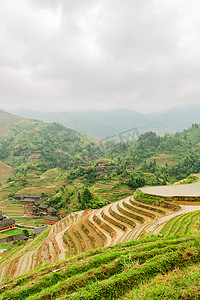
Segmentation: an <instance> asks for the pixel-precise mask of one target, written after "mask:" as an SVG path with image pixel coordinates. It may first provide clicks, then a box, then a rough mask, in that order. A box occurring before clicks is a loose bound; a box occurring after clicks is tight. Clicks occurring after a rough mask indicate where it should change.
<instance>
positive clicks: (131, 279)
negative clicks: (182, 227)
mask: <svg viewBox="0 0 200 300" xmlns="http://www.w3.org/2000/svg"><path fill="white" fill-rule="evenodd" d="M198 239H199V235H197V236H194V237H187V238H177V239H174V238H173V239H171V238H164V239H162V240H160V239H159V238H157V237H153V238H147V239H143V240H139V241H131V242H126V243H121V244H118V245H116V246H112V247H107V248H98V249H96V250H92V251H88V252H86V253H85V254H82V255H79V256H77V257H74V258H71V259H68V260H66V261H62V262H61V263H57V264H56V265H53V266H46V267H43V268H42V269H41V270H40V269H38V270H36V271H34V272H32V273H29V274H27V275H24V276H22V277H19V278H16V279H14V280H10V281H9V280H8V281H5V282H4V283H3V284H2V287H1V290H0V293H1V299H2V300H5V299H8V298H11V299H58V298H59V299H60V298H62V297H64V298H65V299H87V300H88V299H104V298H107V299H117V298H119V297H120V296H122V295H124V294H125V293H127V292H128V291H132V292H131V293H136V292H138V285H139V287H140V290H139V291H142V287H143V286H146V289H145V290H143V294H144V295H145V294H147V296H148V297H149V295H152V293H155V290H156V287H154V291H152V290H151V288H152V284H151V282H152V281H155V280H156V279H157V278H158V277H156V276H158V275H160V276H163V274H166V275H167V276H170V274H174V270H175V272H177V270H180V272H182V270H183V269H184V270H189V268H192V267H193V268H194V267H195V266H196V268H197V267H198V265H199V262H200V247H199V242H197V241H198ZM186 268H187V269H186ZM172 271H173V273H171V272H172ZM191 276H193V277H195V274H194V273H193V275H191ZM195 278H196V279H195V280H194V282H193V283H192V281H191V277H190V279H189V278H188V279H187V280H188V282H190V284H192V289H191V286H190V287H189V285H188V286H187V285H186V288H185V290H184V293H185V294H186V295H190V294H191V291H192V295H193V296H195V295H197V293H198V279H197V278H198V272H197V273H196V277H195ZM170 280H171V282H170V284H171V285H173V282H174V281H173V278H172V276H170ZM170 284H169V286H170ZM180 285H181V283H180ZM160 288H161V287H160ZM159 292H160V289H159V288H157V293H158V295H159ZM171 292H172V291H171ZM165 293H166V295H168V294H169V293H170V290H168V291H165ZM143 294H142V296H141V298H140V299H146V298H145V297H143ZM129 299H131V298H129ZM133 299H134V298H133ZM148 299H150V298H148ZM155 299H156V298H155ZM175 299H176V298H175ZM190 299H195V298H190ZM196 299H197V298H196Z"/></svg>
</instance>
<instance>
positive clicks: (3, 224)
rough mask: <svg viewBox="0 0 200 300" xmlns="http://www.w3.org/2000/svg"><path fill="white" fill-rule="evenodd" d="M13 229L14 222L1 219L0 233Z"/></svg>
mask: <svg viewBox="0 0 200 300" xmlns="http://www.w3.org/2000/svg"><path fill="white" fill-rule="evenodd" d="M14 227H15V221H14V220H13V219H11V218H10V219H6V218H4V219H2V220H1V221H0V231H2V230H6V229H12V228H14Z"/></svg>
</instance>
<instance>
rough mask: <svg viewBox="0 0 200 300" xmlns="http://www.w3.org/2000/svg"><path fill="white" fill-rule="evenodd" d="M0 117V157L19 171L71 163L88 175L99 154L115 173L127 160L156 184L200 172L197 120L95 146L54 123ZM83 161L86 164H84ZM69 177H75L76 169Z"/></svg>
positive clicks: (84, 138)
mask: <svg viewBox="0 0 200 300" xmlns="http://www.w3.org/2000/svg"><path fill="white" fill-rule="evenodd" d="M0 117H1V118H0V132H1V131H2V130H3V129H2V128H3V127H4V128H6V130H8V131H9V134H10V135H8V136H4V137H1V141H0V142H1V147H0V160H2V161H3V162H4V163H6V164H8V165H11V166H13V167H15V170H17V168H18V169H19V170H20V172H21V171H23V170H25V169H26V170H27V168H35V169H37V170H38V171H41V172H45V171H46V170H48V169H51V168H55V167H61V168H63V169H64V170H68V171H69V170H70V169H71V168H73V169H74V170H78V174H82V175H83V176H85V177H86V178H87V176H88V175H87V172H90V171H91V169H92V172H93V173H94V174H95V173H96V172H97V171H98V172H99V170H97V169H96V165H97V163H98V160H104V159H106V160H107V161H108V162H107V163H108V165H109V166H115V167H116V166H117V167H119V168H120V171H119V169H118V173H120V172H121V173H123V172H124V171H125V170H126V168H127V167H128V166H131V168H132V169H133V170H135V171H139V172H144V173H151V174H154V175H155V176H156V177H157V181H156V184H159V183H160V182H161V183H164V184H165V183H166V182H170V181H171V178H172V177H173V179H174V181H175V180H177V179H178V180H179V179H181V178H184V177H187V176H188V175H189V174H191V173H198V172H200V126H199V125H198V124H193V125H192V126H191V127H190V128H189V129H187V130H184V131H183V132H181V133H175V134H172V135H164V136H163V137H160V136H158V135H156V134H155V133H154V132H151V131H150V132H146V133H144V134H141V135H140V136H139V139H138V140H137V141H135V140H134V141H129V142H126V143H117V142H115V141H111V140H108V141H107V142H106V143H102V144H101V146H100V145H99V144H95V143H94V142H93V141H91V140H89V138H88V137H87V136H84V135H82V134H81V133H80V132H77V131H75V130H73V129H68V128H66V127H64V126H63V125H60V124H57V123H52V124H47V123H44V122H41V121H35V120H27V119H22V118H20V117H19V118H18V117H17V116H12V115H10V114H7V113H3V112H0ZM2 135H3V134H1V136H2ZM4 135H5V134H4ZM84 164H86V165H87V166H85V168H84V169H83V168H82V167H84ZM88 167H89V169H88V170H87V168H88ZM100 171H102V170H100ZM104 171H105V172H104V173H106V170H104ZM73 172H74V171H73ZM115 173H116V172H115ZM72 177H73V178H79V175H77V176H75V175H74V174H73V176H72ZM160 179H161V180H160Z"/></svg>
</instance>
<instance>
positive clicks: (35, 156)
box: [28, 153, 40, 159]
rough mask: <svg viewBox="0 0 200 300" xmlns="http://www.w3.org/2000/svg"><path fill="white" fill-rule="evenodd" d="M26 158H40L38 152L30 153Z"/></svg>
mask: <svg viewBox="0 0 200 300" xmlns="http://www.w3.org/2000/svg"><path fill="white" fill-rule="evenodd" d="M28 158H29V159H38V158H40V154H35V153H31V155H30V156H29V157H28Z"/></svg>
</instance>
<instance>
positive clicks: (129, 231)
mask: <svg viewBox="0 0 200 300" xmlns="http://www.w3.org/2000/svg"><path fill="white" fill-rule="evenodd" d="M193 185H194V184H192V185H191V186H193ZM181 187H184V186H181ZM155 188H157V187H155ZM166 188H167V186H166ZM161 204H162V205H161ZM181 208H182V210H180V207H179V206H178V205H177V204H173V203H168V202H165V201H162V203H155V202H152V203H151V204H149V203H147V202H144V201H143V202H139V201H137V200H136V199H135V198H134V197H133V196H131V197H127V198H125V199H122V200H120V201H117V202H114V203H111V204H109V205H107V206H105V207H103V208H101V209H98V210H86V211H81V212H77V213H72V214H71V215H69V216H67V217H65V218H63V219H62V220H61V221H60V222H58V223H57V224H55V225H54V226H52V227H51V229H48V230H49V232H48V230H47V231H45V232H44V233H42V234H41V235H40V236H39V237H37V238H36V239H34V240H33V241H31V242H29V243H28V244H27V245H26V246H25V247H24V248H22V249H21V250H20V251H18V252H16V253H14V254H13V255H11V256H10V258H8V259H4V260H1V261H0V280H3V279H5V278H8V277H9V276H11V277H12V278H13V277H17V276H19V275H23V274H25V273H26V272H29V271H31V270H34V269H36V268H38V267H40V266H44V265H45V264H52V263H56V262H58V261H61V260H64V259H66V258H69V257H72V256H74V255H80V254H81V253H85V252H86V251H88V250H91V249H96V248H99V247H105V246H114V245H116V244H118V243H120V242H127V241H132V240H136V239H138V238H142V237H144V236H145V235H146V233H147V232H150V233H157V232H159V231H160V230H161V229H162V228H163V226H164V225H165V224H166V223H167V222H168V221H169V220H170V219H172V218H173V217H174V216H176V215H179V214H183V213H186V212H188V211H193V210H197V212H194V213H193V214H194V216H195V218H197V219H198V217H197V216H198V210H200V205H199V206H190V207H188V206H183V205H181ZM177 218H180V220H181V218H183V220H186V219H187V217H185V216H180V217H177ZM180 222H181V221H180ZM188 222H189V221H188ZM182 223H183V222H182ZM182 223H180V224H182ZM189 223H190V222H189ZM184 226H185V223H184ZM184 226H180V228H181V230H183V234H185V233H186V232H185V231H184V229H183V227H184ZM180 228H178V229H177V231H179V229H180ZM188 228H189V225H188ZM163 230H164V229H163ZM166 235H167V234H166ZM94 251H95V250H94Z"/></svg>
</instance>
